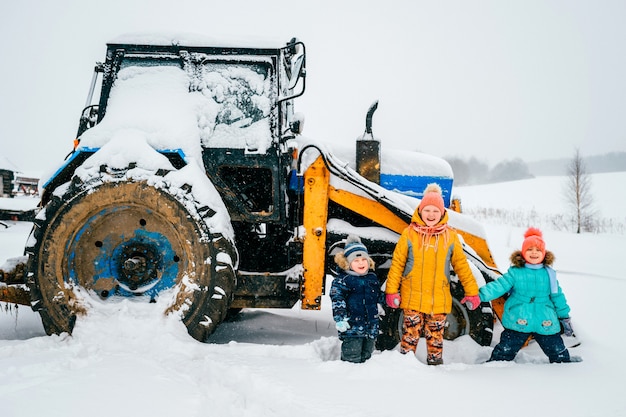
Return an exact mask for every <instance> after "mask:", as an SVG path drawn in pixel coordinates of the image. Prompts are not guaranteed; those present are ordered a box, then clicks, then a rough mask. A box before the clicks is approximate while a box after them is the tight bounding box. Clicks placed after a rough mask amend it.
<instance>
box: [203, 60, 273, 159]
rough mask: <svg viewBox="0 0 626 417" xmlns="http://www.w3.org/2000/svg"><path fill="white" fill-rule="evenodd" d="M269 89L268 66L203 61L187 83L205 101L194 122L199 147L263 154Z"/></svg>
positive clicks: (267, 136) (266, 141)
mask: <svg viewBox="0 0 626 417" xmlns="http://www.w3.org/2000/svg"><path fill="white" fill-rule="evenodd" d="M273 86H274V83H273V82H272V71H271V66H270V65H269V63H259V62H254V63H247V62H237V63H233V62H211V61H206V62H203V63H202V64H201V65H200V66H199V67H198V70H197V71H196V73H195V75H194V76H193V80H192V84H191V90H192V91H197V92H200V93H201V94H202V95H203V97H204V98H205V99H206V100H205V101H204V105H203V110H202V112H201V117H200V118H199V120H198V124H199V128H200V138H201V141H202V145H203V146H204V147H207V148H239V149H246V151H247V152H252V153H265V151H266V150H267V148H268V147H269V146H270V145H271V143H272V135H271V130H272V128H271V126H272V103H275V102H276V95H277V93H276V90H275V88H274V87H273Z"/></svg>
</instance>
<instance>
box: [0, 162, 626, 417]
mask: <svg viewBox="0 0 626 417" xmlns="http://www.w3.org/2000/svg"><path fill="white" fill-rule="evenodd" d="M621 178H622V177H612V176H609V175H607V174H603V177H602V179H601V181H602V182H603V183H606V184H609V185H612V186H613V187H614V188H616V187H617V186H618V184H620V179H621ZM544 180H545V179H543V178H539V179H536V180H533V181H535V182H534V187H533V189H534V190H535V192H537V193H540V192H541V193H545V200H542V198H543V196H537V198H534V199H533V201H530V202H529V201H526V200H525V197H524V194H523V193H519V192H518V191H519V189H518V188H517V186H516V185H515V184H512V183H511V184H509V187H507V186H503V185H502V184H500V185H497V187H498V188H497V191H496V188H493V189H491V188H490V186H480V187H481V188H480V191H481V192H480V193H473V192H472V190H473V187H466V188H461V189H459V190H457V192H456V194H460V195H461V196H463V193H464V192H465V193H466V195H467V197H464V200H463V204H464V206H466V207H472V206H474V207H475V206H480V205H481V204H485V206H491V205H492V204H495V203H494V201H498V200H499V201H506V202H507V203H508V204H515V207H520V208H524V207H528V209H529V210H530V209H532V208H534V209H535V211H536V212H537V213H538V214H537V215H538V216H540V215H541V214H540V213H543V212H544V210H545V211H546V212H547V211H549V212H552V211H553V210H554V204H558V201H557V202H554V199H553V198H552V197H549V195H553V194H554V189H553V187H551V186H549V185H546V183H544V182H543V181H544ZM495 186H496V185H494V187H495ZM610 196H611V198H610V200H607V201H597V202H598V203H599V204H600V205H601V206H604V205H606V206H607V207H608V206H609V205H610V206H611V207H616V206H617V207H619V208H620V211H621V213H624V209H625V208H626V199H625V198H623V196H620V195H617V197H618V198H616V194H615V193H611V194H610ZM541 201H550V202H551V204H550V207H547V206H542V205H541ZM7 223H9V225H10V227H9V228H8V229H5V228H2V227H0V264H2V263H3V262H4V260H5V259H6V258H10V257H14V256H20V255H22V250H23V247H24V242H25V241H26V237H27V234H28V231H29V227H30V225H29V224H27V223H13V222H7ZM524 230H525V228H523V227H517V226H515V227H512V226H506V225H496V224H487V225H486V231H487V235H488V239H489V244H490V247H491V248H492V251H493V253H494V256H495V259H496V262H497V263H498V265H499V266H500V267H501V269H505V268H506V265H507V264H508V256H509V254H510V253H511V252H512V251H513V250H515V249H518V248H519V246H520V245H521V238H522V234H523V231H524ZM544 237H545V239H546V241H547V247H548V249H550V250H552V251H553V252H554V253H555V255H556V263H555V267H556V269H557V272H558V278H559V281H560V283H561V286H562V287H563V289H564V291H565V294H566V296H567V298H568V300H569V303H570V306H571V307H572V319H573V324H574V327H575V330H576V333H577V335H578V338H579V340H580V341H581V342H582V344H581V345H580V346H579V347H576V348H574V349H573V350H572V353H575V354H576V355H580V356H582V357H583V358H584V361H583V362H582V363H575V364H558V365H557V364H548V363H547V360H546V358H545V357H544V356H543V354H542V353H541V352H540V351H539V350H538V349H537V347H536V346H535V345H531V346H529V347H528V348H525V349H524V350H523V351H522V352H520V354H519V355H518V358H517V359H516V361H515V362H513V363H488V364H486V363H484V362H485V360H486V359H487V358H488V357H489V354H490V351H491V347H481V346H478V345H477V344H476V343H474V342H473V341H472V340H471V339H470V338H469V337H462V338H460V339H457V340H456V341H452V342H446V344H445V347H444V360H445V363H446V364H445V365H443V366H439V367H428V366H426V365H425V364H424V362H425V360H424V352H423V348H424V343H423V341H422V342H421V343H420V350H419V351H418V355H417V358H415V357H410V356H402V355H401V354H400V353H398V352H397V351H387V352H376V353H375V355H374V356H373V358H372V359H371V360H370V361H368V362H366V363H364V364H359V365H355V364H349V363H344V362H341V361H339V360H338V357H339V342H338V340H337V337H336V332H335V330H334V327H333V323H332V317H331V313H330V302H329V300H328V297H325V298H324V300H323V308H322V311H318V312H310V311H301V310H299V309H297V308H294V309H292V310H244V311H243V312H242V314H241V315H240V316H239V317H238V318H237V319H236V320H235V321H233V322H229V323H223V324H222V325H221V326H220V328H219V329H218V331H217V333H216V334H215V335H214V336H215V337H214V343H212V344H202V343H198V342H196V341H195V340H193V339H192V338H191V337H190V336H188V335H187V333H186V331H185V329H184V327H183V325H182V324H181V323H180V322H178V321H177V320H175V319H168V318H163V317H160V316H159V315H156V316H155V315H154V314H152V311H151V310H152V309H153V307H154V305H145V304H142V305H138V304H134V303H132V302H129V301H124V302H120V303H116V304H104V305H99V306H98V308H95V309H94V310H93V311H92V312H91V316H90V317H89V318H88V319H86V320H81V321H79V322H78V324H77V326H76V329H75V331H74V334H73V335H72V336H71V337H69V336H61V337H58V336H53V337H49V336H45V334H44V331H43V328H42V326H41V323H40V321H39V317H38V316H37V315H35V314H34V313H32V312H31V311H30V310H29V309H28V308H24V307H21V308H20V309H19V310H17V311H16V310H14V309H13V310H8V311H6V312H4V313H3V314H0V410H1V411H0V415H1V416H3V417H5V416H7V417H14V416H15V417H17V416H20V417H21V416H35V415H45V416H49V417H52V416H64V417H78V416H80V417H83V416H111V415H119V416H129V417H138V416H151V417H160V416H168V417H170V416H172V415H177V416H185V417H193V416H207V415H211V416H251V417H258V416H281V417H282V416H284V417H294V416H299V417H304V416H318V417H319V416H322V417H329V416H342V417H350V416H377V417H381V416H394V415H409V414H410V415H437V416H456V415H459V416H461V415H462V416H464V417H471V416H483V417H484V416H494V415H506V416H507V417H513V416H529V415H534V416H548V415H562V416H565V417H577V416H581V417H582V416H603V417H606V416H626V397H625V396H624V395H623V385H622V383H623V382H622V381H623V375H625V374H626V361H624V359H623V356H622V350H623V348H624V345H625V343H626V334H625V332H624V325H623V322H622V321H621V317H622V314H620V311H621V308H620V307H619V306H620V305H621V301H622V299H623V294H624V293H625V292H626V291H625V290H626V278H624V277H623V273H622V269H621V267H620V266H621V263H620V262H617V261H618V260H619V259H621V256H623V250H624V248H625V247H626V236H624V235H618V234H615V235H613V234H603V235H590V234H583V235H575V234H571V233H566V232H561V231H551V230H547V229H545V230H544ZM2 307H3V310H4V307H6V304H5V305H2ZM500 330H501V328H500V327H497V328H496V339H495V340H494V342H496V341H497V336H498V335H499V332H500ZM567 342H568V343H570V342H573V341H572V340H568V341H567Z"/></svg>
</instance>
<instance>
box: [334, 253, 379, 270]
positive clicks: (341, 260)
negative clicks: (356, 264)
mask: <svg viewBox="0 0 626 417" xmlns="http://www.w3.org/2000/svg"><path fill="white" fill-rule="evenodd" d="M367 261H368V262H369V265H370V269H374V267H375V266H376V265H375V264H374V261H373V260H372V258H370V257H369V256H368V258H367ZM335 263H336V264H337V266H339V268H341V269H343V270H344V271H351V269H350V263H349V262H348V258H346V257H345V255H344V254H343V251H341V252H337V253H336V254H335Z"/></svg>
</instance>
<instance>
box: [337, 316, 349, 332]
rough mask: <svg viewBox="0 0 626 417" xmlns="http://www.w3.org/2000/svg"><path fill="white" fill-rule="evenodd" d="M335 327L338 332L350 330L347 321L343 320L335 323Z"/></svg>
mask: <svg viewBox="0 0 626 417" xmlns="http://www.w3.org/2000/svg"><path fill="white" fill-rule="evenodd" d="M335 327H336V328H337V330H338V331H339V332H341V333H343V332H345V331H346V330H348V329H349V328H350V324H348V319H347V318H345V319H343V320H340V321H338V322H336V323H335Z"/></svg>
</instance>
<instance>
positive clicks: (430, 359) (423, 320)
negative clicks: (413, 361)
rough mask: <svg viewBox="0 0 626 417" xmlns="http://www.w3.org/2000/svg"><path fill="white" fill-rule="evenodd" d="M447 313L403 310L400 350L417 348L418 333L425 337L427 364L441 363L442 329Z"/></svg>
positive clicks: (405, 351)
mask: <svg viewBox="0 0 626 417" xmlns="http://www.w3.org/2000/svg"><path fill="white" fill-rule="evenodd" d="M446 317H447V314H425V313H421V312H419V311H415V310H404V320H403V321H402V339H401V340H400V352H402V353H408V352H413V353H415V351H416V350H417V342H419V339H420V335H422V334H423V335H424V338H425V339H426V362H427V363H428V364H429V365H441V364H443V331H444V329H445V326H446Z"/></svg>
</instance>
